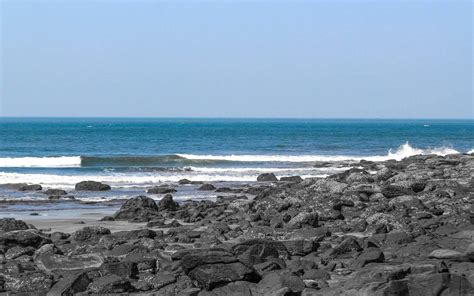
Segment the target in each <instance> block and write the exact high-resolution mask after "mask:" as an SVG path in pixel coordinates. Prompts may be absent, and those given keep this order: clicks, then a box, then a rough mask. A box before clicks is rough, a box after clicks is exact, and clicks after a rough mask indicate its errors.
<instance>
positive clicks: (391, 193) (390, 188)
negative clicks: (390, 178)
mask: <svg viewBox="0 0 474 296" xmlns="http://www.w3.org/2000/svg"><path fill="white" fill-rule="evenodd" d="M382 194H383V195H384V196H385V197H386V198H394V197H397V196H401V195H413V194H415V192H413V191H412V190H411V189H407V188H404V187H401V186H396V185H387V186H384V187H383V188H382Z"/></svg>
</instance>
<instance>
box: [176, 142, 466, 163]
mask: <svg viewBox="0 0 474 296" xmlns="http://www.w3.org/2000/svg"><path fill="white" fill-rule="evenodd" d="M455 153H459V152H458V151H456V150H454V149H452V148H449V147H439V148H433V149H419V148H415V147H412V146H411V145H410V144H409V143H408V142H406V143H405V144H403V145H401V146H400V147H398V149H397V150H392V149H390V150H389V151H388V153H387V155H379V156H377V155H375V156H354V155H334V156H333V155H195V154H178V155H179V156H181V157H184V158H187V159H195V160H227V161H239V162H317V161H329V162H330V161H360V160H370V161H385V160H389V159H395V160H402V159H403V158H406V157H409V156H414V155H419V154H422V155H426V154H437V155H443V156H444V155H448V154H455Z"/></svg>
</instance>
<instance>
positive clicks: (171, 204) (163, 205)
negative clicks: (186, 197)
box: [158, 194, 178, 211]
mask: <svg viewBox="0 0 474 296" xmlns="http://www.w3.org/2000/svg"><path fill="white" fill-rule="evenodd" d="M158 209H159V210H165V211H166V210H168V211H176V210H177V209H178V204H177V203H176V202H175V201H174V200H173V196H172V195H171V194H166V195H165V196H164V197H163V198H162V199H161V200H160V201H159V202H158Z"/></svg>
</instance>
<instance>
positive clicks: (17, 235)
mask: <svg viewBox="0 0 474 296" xmlns="http://www.w3.org/2000/svg"><path fill="white" fill-rule="evenodd" d="M49 243H51V240H50V239H49V238H47V237H46V236H44V235H42V234H40V233H39V232H38V231H36V230H32V229H29V230H14V231H10V232H5V233H0V245H4V246H7V247H15V246H21V247H34V248H35V249H37V248H39V247H41V246H42V245H45V244H49Z"/></svg>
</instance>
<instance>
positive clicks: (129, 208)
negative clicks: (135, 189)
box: [112, 195, 159, 222]
mask: <svg viewBox="0 0 474 296" xmlns="http://www.w3.org/2000/svg"><path fill="white" fill-rule="evenodd" d="M158 216H159V210H158V206H157V205H156V203H155V201H154V200H153V199H151V198H149V197H147V196H143V195H140V196H137V197H134V198H131V199H129V200H127V201H126V202H125V203H124V204H123V205H122V207H121V208H120V210H118V211H117V212H116V213H115V214H114V215H113V216H112V217H113V218H114V219H115V220H134V219H135V221H137V222H138V221H143V222H145V221H149V220H151V219H153V218H156V217H158Z"/></svg>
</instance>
